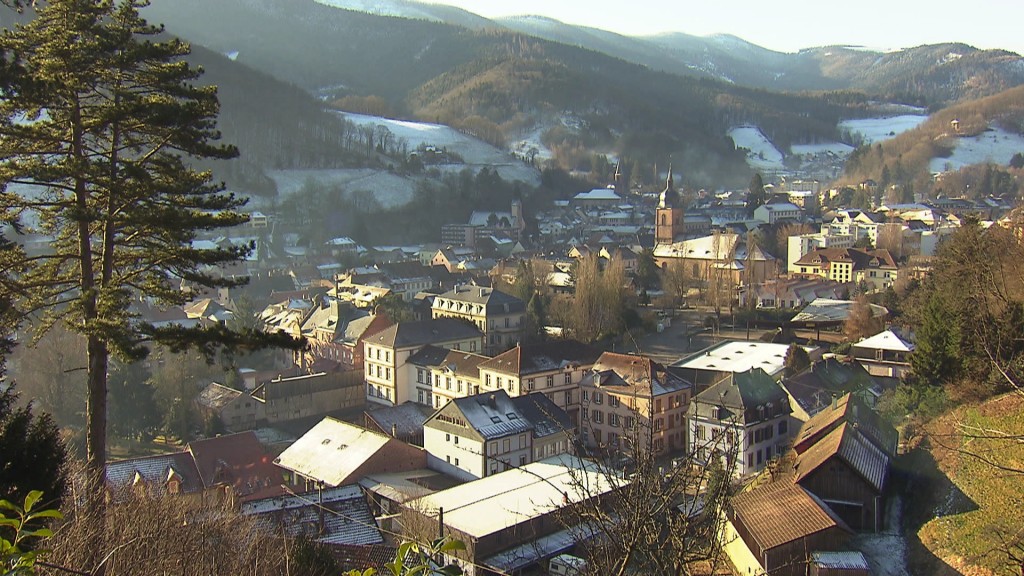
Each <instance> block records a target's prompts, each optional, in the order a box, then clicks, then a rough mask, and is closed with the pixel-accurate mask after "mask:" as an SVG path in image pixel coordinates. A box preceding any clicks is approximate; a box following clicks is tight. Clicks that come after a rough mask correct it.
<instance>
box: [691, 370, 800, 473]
mask: <svg viewBox="0 0 1024 576" xmlns="http://www.w3.org/2000/svg"><path fill="white" fill-rule="evenodd" d="M791 412H792V410H791V408H790V406H789V397H788V396H787V394H786V391H785V390H783V389H782V387H781V386H779V384H778V383H777V382H776V381H775V380H774V379H773V378H772V377H771V376H769V375H768V373H766V372H765V371H764V370H761V369H760V368H753V369H751V370H749V371H747V372H738V373H734V374H732V375H731V376H730V377H729V378H726V379H724V380H722V381H721V382H718V383H717V384H715V385H713V386H711V387H710V388H708V389H707V390H704V391H703V392H701V393H699V394H697V395H696V396H694V398H693V400H692V401H691V402H690V405H689V410H688V411H687V416H688V422H689V423H688V427H689V430H688V432H689V434H688V438H689V443H690V444H689V452H690V453H691V454H694V455H695V456H696V458H697V460H698V461H700V462H708V461H710V459H711V458H721V459H722V460H723V461H724V462H723V467H724V468H725V469H726V470H732V472H733V475H734V476H736V477H738V478H743V477H747V476H750V475H751V474H754V473H757V472H759V471H761V470H762V469H764V467H765V466H766V465H767V463H768V462H769V461H772V460H774V459H776V458H778V457H780V456H782V454H783V453H784V452H785V450H786V449H787V448H788V446H789V439H790V437H791V436H792V434H793V430H792V428H793V426H792V422H791V421H790V413H791Z"/></svg>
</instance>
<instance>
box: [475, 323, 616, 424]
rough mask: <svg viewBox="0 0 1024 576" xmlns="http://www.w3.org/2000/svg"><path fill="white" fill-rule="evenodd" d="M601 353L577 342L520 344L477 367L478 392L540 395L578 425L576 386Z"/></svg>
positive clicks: (555, 341)
mask: <svg viewBox="0 0 1024 576" xmlns="http://www.w3.org/2000/svg"><path fill="white" fill-rule="evenodd" d="M600 355H601V351H600V350H597V349H596V348H593V347H591V346H588V345H586V344H583V343H582V342H577V341H576V340H554V341H551V342H541V343H536V344H520V345H519V346H516V347H515V348H512V349H511V350H508V351H506V352H503V353H501V354H498V355H497V356H495V357H494V358H491V359H490V360H486V361H484V362H481V363H480V364H479V370H480V380H481V384H480V386H481V387H480V391H481V392H492V391H497V390H501V389H504V390H505V391H506V392H508V394H509V396H520V395H523V394H530V393H532V392H542V393H544V395H546V396H547V397H548V399H550V400H551V401H552V402H554V403H555V405H556V406H558V407H559V408H561V409H563V410H565V411H566V412H567V413H568V414H569V418H570V419H571V420H572V422H573V424H578V423H579V420H578V412H579V406H580V393H579V383H580V382H581V381H582V380H583V377H584V376H585V375H586V373H587V371H588V370H589V369H590V368H591V367H592V366H593V365H594V362H595V361H597V358H598V357H599V356H600Z"/></svg>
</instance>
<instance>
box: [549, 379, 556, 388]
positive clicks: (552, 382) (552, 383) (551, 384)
mask: <svg viewBox="0 0 1024 576" xmlns="http://www.w3.org/2000/svg"><path fill="white" fill-rule="evenodd" d="M554 385H555V377H554V376H548V388H551V387H552V386H554Z"/></svg>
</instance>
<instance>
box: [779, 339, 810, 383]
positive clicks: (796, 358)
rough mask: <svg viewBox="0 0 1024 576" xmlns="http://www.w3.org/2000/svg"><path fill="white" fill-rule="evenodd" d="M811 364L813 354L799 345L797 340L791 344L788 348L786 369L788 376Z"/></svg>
mask: <svg viewBox="0 0 1024 576" xmlns="http://www.w3.org/2000/svg"><path fill="white" fill-rule="evenodd" d="M810 365H811V356H810V355H809V354H808V353H807V350H804V349H803V347H801V346H798V345H797V344H796V343H795V342H794V343H793V344H790V345H789V348H788V349H787V350H786V358H785V371H786V376H793V375H794V374H798V373H800V371H802V370H803V369H805V368H807V367H808V366H810Z"/></svg>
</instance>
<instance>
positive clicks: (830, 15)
mask: <svg viewBox="0 0 1024 576" xmlns="http://www.w3.org/2000/svg"><path fill="white" fill-rule="evenodd" d="M433 1H434V2H436V3H441V4H452V5H455V6H460V7H462V8H464V9H466V10H469V11H470V12H474V13H476V14H480V15H481V16H486V17H488V18H491V17H498V16H512V15H523V14H539V15H543V16H549V17H551V18H555V19H557V20H561V21H563V22H567V23H570V24H580V25H584V26H591V27H594V28H601V29H603V30H611V31H613V32H618V33H621V34H627V35H644V34H656V33H659V32H685V33H688V34H695V35H698V36H705V35H708V34H715V33H720V32H721V33H728V34H733V35H736V36H739V37H740V38H743V39H744V40H748V41H750V42H753V43H755V44H759V45H761V46H764V47H766V48H771V49H773V50H780V51H784V52H794V51H796V50H798V49H800V48H807V47H812V46H822V45H827V44H854V45H861V46H867V47H870V48H905V47H909V46H918V45H920V44H934V43H938V42H952V41H957V42H965V43H967V44H971V45H973V46H977V47H979V48H1004V49H1007V50H1012V51H1014V52H1017V53H1020V54H1024V0H774V1H770V0H625V1H623V0H616V1H612V0H514V1H513V0H433Z"/></svg>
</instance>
